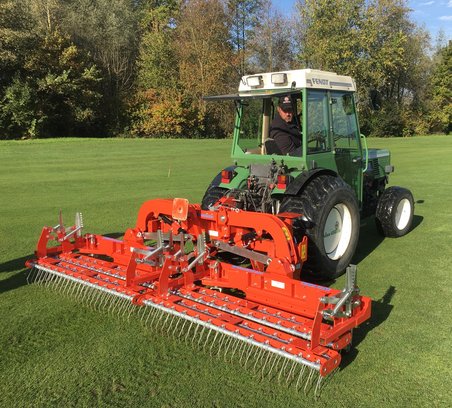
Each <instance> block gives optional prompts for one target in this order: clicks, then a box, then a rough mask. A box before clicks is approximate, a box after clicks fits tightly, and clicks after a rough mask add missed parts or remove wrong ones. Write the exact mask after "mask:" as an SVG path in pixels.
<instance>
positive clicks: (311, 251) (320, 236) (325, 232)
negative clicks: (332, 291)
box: [280, 175, 360, 279]
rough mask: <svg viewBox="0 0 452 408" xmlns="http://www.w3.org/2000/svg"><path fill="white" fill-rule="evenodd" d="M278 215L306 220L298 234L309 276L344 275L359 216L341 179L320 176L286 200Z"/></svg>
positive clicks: (354, 202)
mask: <svg viewBox="0 0 452 408" xmlns="http://www.w3.org/2000/svg"><path fill="white" fill-rule="evenodd" d="M280 212H281V213H282V212H295V213H300V214H304V215H305V216H306V218H307V219H308V220H309V222H308V223H306V225H305V226H304V228H299V231H298V234H299V235H302V234H303V232H304V233H305V234H306V235H307V236H308V260H307V261H306V263H305V267H306V268H307V269H309V270H310V271H311V273H313V275H315V276H320V277H322V278H328V279H334V278H337V277H338V276H340V275H342V274H343V273H344V272H345V269H346V268H347V266H348V265H349V264H350V261H351V259H352V257H353V254H354V253H355V250H356V246H357V244H358V237H359V226H360V217H359V207H358V202H357V200H356V197H355V194H354V192H353V190H352V189H351V188H350V186H349V185H348V184H347V183H346V182H345V181H344V180H342V179H341V178H340V177H334V176H331V175H320V176H318V177H316V178H314V179H313V180H311V181H310V182H309V184H308V185H307V186H306V187H305V189H304V190H303V191H302V193H301V194H300V195H299V196H289V197H286V198H285V199H284V200H283V202H282V203H281V208H280ZM303 230H304V231H303ZM294 232H295V235H297V231H294Z"/></svg>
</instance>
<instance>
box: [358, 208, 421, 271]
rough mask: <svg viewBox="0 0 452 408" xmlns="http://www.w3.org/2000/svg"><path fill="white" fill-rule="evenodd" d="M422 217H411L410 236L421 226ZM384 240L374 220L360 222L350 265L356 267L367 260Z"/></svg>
mask: <svg viewBox="0 0 452 408" xmlns="http://www.w3.org/2000/svg"><path fill="white" fill-rule="evenodd" d="M423 220H424V217H422V216H421V215H414V216H413V224H412V226H411V231H410V232H409V233H408V234H411V233H412V232H413V230H415V229H416V228H417V227H418V226H419V225H421V224H422V221H423ZM385 239H386V238H385V237H383V236H382V235H380V233H379V232H378V231H377V227H376V225H375V218H374V217H369V218H367V219H366V220H364V221H363V222H362V226H361V230H360V232H359V242H358V246H357V248H356V251H355V255H353V259H352V263H354V264H356V265H358V264H359V263H360V262H361V261H362V260H364V259H365V258H367V257H368V256H369V255H370V254H371V253H372V252H373V251H375V250H376V249H377V248H378V246H379V245H380V244H381V243H382V242H383V241H384V240H385Z"/></svg>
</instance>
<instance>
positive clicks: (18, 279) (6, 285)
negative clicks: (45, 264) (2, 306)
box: [0, 254, 33, 293]
mask: <svg viewBox="0 0 452 408" xmlns="http://www.w3.org/2000/svg"><path fill="white" fill-rule="evenodd" d="M31 258H33V254H30V255H27V256H23V257H21V258H17V259H12V260H10V261H7V262H4V263H2V264H0V273H6V272H15V271H18V272H17V273H15V274H14V275H11V276H10V277H8V278H6V279H2V280H0V293H3V292H8V291H9V290H13V289H17V288H20V287H21V286H24V285H26V284H27V273H28V269H25V261H27V260H28V259H31Z"/></svg>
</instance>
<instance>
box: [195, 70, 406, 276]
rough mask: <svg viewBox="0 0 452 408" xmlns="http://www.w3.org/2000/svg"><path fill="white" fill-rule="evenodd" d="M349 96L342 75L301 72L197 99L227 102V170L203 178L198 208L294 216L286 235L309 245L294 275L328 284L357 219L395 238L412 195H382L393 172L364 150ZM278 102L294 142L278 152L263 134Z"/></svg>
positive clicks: (247, 79) (246, 81)
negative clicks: (230, 111)
mask: <svg viewBox="0 0 452 408" xmlns="http://www.w3.org/2000/svg"><path fill="white" fill-rule="evenodd" d="M355 92H356V85H355V82H354V80H353V79H352V78H351V77H348V76H340V75H337V74H335V73H332V72H326V71H319V70H313V69H302V70H294V71H285V72H274V73H262V74H257V75H248V76H244V77H243V78H242V79H241V82H240V85H239V90H238V94H234V95H222V96H213V97H207V98H206V99H207V100H225V99H230V100H233V101H234V102H235V106H236V120H235V127H234V138H233V144H232V159H233V160H234V165H233V166H230V167H227V168H225V169H223V170H222V171H221V172H220V173H219V174H218V175H217V176H216V177H215V178H214V179H213V180H212V182H211V184H210V185H209V187H208V188H207V191H206V193H205V195H204V197H203V200H202V204H201V205H202V208H203V209H208V208H211V207H212V206H215V205H217V204H218V200H220V199H221V198H222V197H226V198H225V199H223V200H222V201H224V202H229V203H231V202H232V203H233V205H234V206H236V207H237V208H241V209H244V210H247V211H259V212H266V213H272V214H279V215H281V214H283V213H289V212H290V213H298V214H300V217H299V218H298V219H297V220H296V222H295V224H294V235H295V238H297V237H300V238H301V237H303V236H304V235H307V236H308V239H309V244H308V261H307V263H306V264H305V266H304V269H307V270H308V271H310V273H311V274H313V275H315V276H318V277H322V278H328V279H331V278H336V277H338V276H340V275H341V274H343V273H344V271H345V269H346V267H347V266H348V265H349V263H350V261H351V259H352V257H353V254H354V252H355V250H356V246H357V243H358V237H359V230H360V219H363V218H365V217H369V216H373V215H374V216H375V221H376V225H377V229H378V231H379V232H380V233H381V234H382V235H383V236H386V237H401V236H403V235H405V234H406V233H407V232H408V231H409V230H410V228H411V224H412V220H413V210H414V201H413V196H412V194H411V192H410V191H409V190H407V189H405V188H401V187H389V188H386V185H387V183H388V175H389V174H390V173H391V172H393V171H394V167H393V166H392V165H391V163H390V153H389V151H388V150H383V149H368V148H367V145H366V139H365V138H364V136H363V135H361V134H360V130H359V123H358V116H357V113H356V107H355V97H354V95H355ZM281 97H284V98H286V102H287V97H288V98H289V100H290V103H291V107H292V112H293V120H292V123H294V124H295V125H296V127H297V129H299V130H298V132H299V137H300V140H301V146H300V147H299V148H298V149H297V150H296V151H294V152H292V153H286V154H283V153H282V151H281V148H280V146H278V143H277V140H275V139H272V137H271V136H272V135H271V133H272V132H271V128H272V121H273V119H274V118H275V116H276V115H278V113H277V111H278V104H279V103H280V101H281Z"/></svg>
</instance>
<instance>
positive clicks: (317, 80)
mask: <svg viewBox="0 0 452 408" xmlns="http://www.w3.org/2000/svg"><path fill="white" fill-rule="evenodd" d="M311 81H312V83H313V84H315V85H323V86H328V79H320V78H312V79H311Z"/></svg>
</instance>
